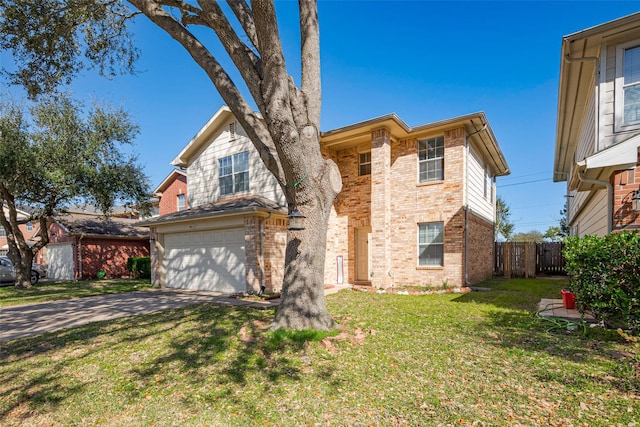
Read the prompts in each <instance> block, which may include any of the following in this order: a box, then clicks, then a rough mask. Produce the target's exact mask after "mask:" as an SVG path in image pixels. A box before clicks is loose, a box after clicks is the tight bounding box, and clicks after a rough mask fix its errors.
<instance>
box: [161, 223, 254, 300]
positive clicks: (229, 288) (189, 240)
mask: <svg viewBox="0 0 640 427" xmlns="http://www.w3.org/2000/svg"><path fill="white" fill-rule="evenodd" d="M164 246H165V265H166V271H167V286H168V287H170V288H181V289H194V290H207V291H218V292H229V293H233V292H244V291H246V289H247V279H246V276H245V258H244V229H243V228H232V229H226V230H208V231H198V232H190V233H176V234H167V235H165V239H164Z"/></svg>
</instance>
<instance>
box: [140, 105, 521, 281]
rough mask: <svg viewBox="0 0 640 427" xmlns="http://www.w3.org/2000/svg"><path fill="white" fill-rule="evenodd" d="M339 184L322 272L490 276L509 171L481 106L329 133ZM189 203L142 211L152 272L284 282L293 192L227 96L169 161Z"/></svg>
mask: <svg viewBox="0 0 640 427" xmlns="http://www.w3.org/2000/svg"><path fill="white" fill-rule="evenodd" d="M321 145H322V150H323V154H324V155H325V156H326V157H330V158H332V159H333V160H334V161H335V162H336V164H337V165H338V167H339V169H340V171H341V174H342V180H343V190H342V193H341V194H340V195H339V196H338V199H337V200H336V202H335V204H334V207H333V211H332V215H331V219H330V222H329V230H328V240H327V257H326V268H325V282H326V283H327V284H334V283H362V284H370V285H372V286H374V287H377V288H388V287H391V286H394V285H401V284H402V285H417V286H435V287H442V286H450V287H460V286H464V285H466V284H472V283H477V282H479V281H481V280H484V279H486V278H487V277H490V276H491V274H492V266H493V229H494V219H495V194H496V187H495V177H496V176H500V175H506V174H508V173H509V169H508V166H507V163H506V161H505V159H504V156H503V154H502V152H501V150H500V148H499V146H498V143H497V141H496V138H495V136H494V134H493V132H492V130H491V127H490V126H489V123H488V121H487V118H486V117H485V115H484V114H483V113H475V114H470V115H467V116H462V117H456V118H453V119H448V120H443V121H439V122H435V123H430V124H426V125H421V126H417V127H409V126H407V125H406V124H405V123H404V122H402V120H400V119H399V118H398V117H397V116H396V115H394V114H390V115H387V116H383V117H379V118H375V119H372V120H367V121H365V122H361V123H356V124H353V125H350V126H346V127H343V128H340V129H335V130H332V131H329V132H324V133H322V134H321ZM172 164H173V165H174V166H177V167H181V168H183V169H184V170H186V173H187V195H188V206H189V208H188V209H185V210H183V211H180V212H175V213H171V214H168V215H161V216H160V217H157V218H153V219H150V220H146V221H144V222H143V223H142V224H144V225H146V226H149V227H150V228H151V233H152V239H153V241H152V258H153V271H152V275H153V283H154V284H155V285H158V286H168V287H178V288H188V289H207V290H217V291H223V292H241V291H248V290H254V291H257V290H259V289H260V288H261V287H264V288H265V289H267V290H278V289H279V288H280V286H281V283H282V276H283V267H284V250H285V244H286V233H287V230H286V225H287V222H286V214H287V209H286V201H285V198H284V195H283V193H282V191H281V189H280V187H279V186H278V184H277V182H276V180H275V179H274V177H273V176H272V175H271V174H270V173H269V172H268V171H267V169H266V168H265V166H264V165H263V163H262V161H261V160H260V158H259V156H258V154H257V152H256V151H255V150H254V149H253V145H252V144H251V142H250V141H249V139H248V138H247V136H246V134H245V133H244V131H243V129H242V128H240V127H239V126H238V123H237V122H236V120H235V118H234V117H233V115H232V114H231V111H230V110H229V109H228V108H227V107H222V108H221V109H220V110H218V111H217V112H216V113H215V114H214V116H213V117H212V118H211V120H209V122H208V123H207V124H206V125H205V126H204V127H203V128H202V129H201V130H200V131H199V132H198V134H197V135H196V136H195V137H194V138H193V139H192V140H191V141H190V142H189V143H188V144H187V146H186V147H185V148H184V149H183V150H182V152H181V153H180V154H179V155H178V156H177V157H176V159H175V160H174V161H173V162H172Z"/></svg>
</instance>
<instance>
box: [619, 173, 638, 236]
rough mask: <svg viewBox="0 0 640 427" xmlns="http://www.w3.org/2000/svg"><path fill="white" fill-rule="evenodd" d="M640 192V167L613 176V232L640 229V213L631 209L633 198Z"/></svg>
mask: <svg viewBox="0 0 640 427" xmlns="http://www.w3.org/2000/svg"><path fill="white" fill-rule="evenodd" d="M638 190H640V166H636V167H635V168H634V169H630V170H623V171H617V172H614V174H613V230H614V231H621V230H633V229H640V212H636V211H633V210H632V209H631V198H632V197H633V194H634V192H635V191H638Z"/></svg>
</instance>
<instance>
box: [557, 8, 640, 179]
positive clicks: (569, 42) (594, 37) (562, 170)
mask: <svg viewBox="0 0 640 427" xmlns="http://www.w3.org/2000/svg"><path fill="white" fill-rule="evenodd" d="M632 32H637V33H638V37H640V12H638V13H635V14H632V15H628V16H625V17H623V18H620V19H616V20H614V21H610V22H606V23H604V24H601V25H598V26H595V27H592V28H588V29H585V30H582V31H578V32H576V33H573V34H570V35H568V36H565V37H563V38H562V46H561V52H560V78H559V82H558V110H557V120H556V145H555V153H554V172H553V180H554V182H559V181H567V180H568V179H569V174H570V172H571V169H572V167H573V166H574V165H573V162H574V156H575V152H576V150H577V147H578V141H579V140H580V132H581V129H582V120H583V119H584V117H585V113H586V111H585V110H586V106H587V103H588V101H589V96H591V94H592V92H593V91H594V90H595V86H596V81H595V78H596V75H597V73H596V71H599V68H600V57H601V48H602V45H603V43H604V42H606V41H608V40H614V39H615V38H616V37H623V36H625V35H626V36H627V37H631V34H632ZM594 126H595V123H594ZM594 143H595V141H594Z"/></svg>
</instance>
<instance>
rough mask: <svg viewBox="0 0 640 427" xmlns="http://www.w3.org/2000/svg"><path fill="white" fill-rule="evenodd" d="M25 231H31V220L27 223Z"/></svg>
mask: <svg viewBox="0 0 640 427" xmlns="http://www.w3.org/2000/svg"><path fill="white" fill-rule="evenodd" d="M27 231H33V223H31V222H28V223H27Z"/></svg>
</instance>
